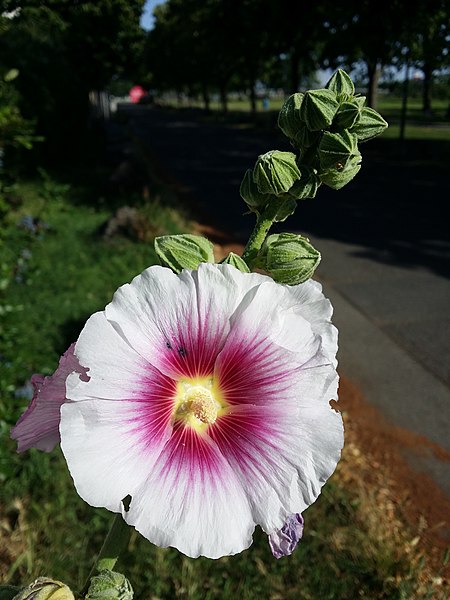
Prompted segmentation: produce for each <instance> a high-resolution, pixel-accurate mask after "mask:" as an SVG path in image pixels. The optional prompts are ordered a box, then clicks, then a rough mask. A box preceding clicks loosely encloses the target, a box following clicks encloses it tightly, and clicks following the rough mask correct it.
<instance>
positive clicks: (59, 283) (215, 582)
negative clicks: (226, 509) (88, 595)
mask: <svg viewBox="0 0 450 600" xmlns="http://www.w3.org/2000/svg"><path fill="white" fill-rule="evenodd" d="M78 179H79V180H83V179H85V178H84V176H82V174H81V176H80V177H79V178H78ZM15 196H16V197H17V199H18V200H17V201H16V203H15V204H14V205H13V206H12V207H11V208H10V210H9V212H8V214H7V215H6V216H5V217H4V220H3V233H2V236H3V242H4V248H5V250H6V252H5V254H4V255H3V256H2V265H3V274H4V275H9V277H6V276H5V277H4V278H3V284H2V288H3V294H4V299H5V303H4V307H8V308H7V309H5V310H4V311H3V323H2V326H3V329H2V335H3V339H2V349H1V353H2V359H3V360H2V370H3V372H2V377H1V380H2V386H3V388H2V396H1V400H0V426H1V432H0V433H1V435H2V438H4V443H2V445H1V447H0V477H1V481H0V580H2V582H3V583H10V584H13V585H20V584H24V583H27V582H30V581H32V580H33V579H34V578H36V577H37V576H42V575H47V576H52V577H54V578H56V579H61V580H63V581H65V582H67V583H68V584H69V585H71V586H72V587H73V589H80V588H81V587H82V585H83V583H84V578H85V577H86V575H87V573H88V572H89V569H90V565H91V562H92V559H93V557H94V556H95V554H96V552H97V551H98V550H99V548H100V546H101V543H102V540H103V538H104V535H105V534H106V531H107V528H108V526H109V523H110V522H111V519H112V516H111V514H110V513H108V512H107V511H106V510H102V509H93V508H91V507H89V506H87V505H86V504H85V503H84V502H83V501H82V500H81V499H80V498H79V497H78V496H77V495H76V493H75V490H74V488H73V484H72V481H71V479H70V476H69V474H68V472H67V468H66V465H65V462H64V459H63V457H62V454H61V452H60V451H59V450H56V451H54V452H53V453H51V454H44V453H41V452H38V451H34V450H32V451H29V452H26V453H24V454H21V455H17V454H16V453H15V444H14V443H13V442H12V441H11V440H10V439H8V432H9V428H10V426H11V425H13V424H14V422H15V421H16V419H17V417H18V416H19V415H20V413H21V411H22V410H23V409H24V408H25V406H26V404H27V399H26V398H25V397H24V394H23V391H22V387H23V385H24V384H25V383H26V381H27V379H28V378H29V377H30V375H31V374H32V373H33V372H41V373H51V372H53V370H54V369H55V367H56V365H57V362H58V357H59V355H60V354H61V352H63V351H64V350H65V349H66V348H67V346H68V345H69V344H70V343H71V342H72V341H73V340H74V339H76V337H77V334H78V331H79V330H80V328H81V326H82V324H83V323H84V321H85V319H86V318H87V317H88V316H89V314H91V313H92V312H94V311H96V310H99V309H102V308H103V307H104V305H105V304H106V303H107V302H108V301H109V300H110V298H111V296H112V293H113V292H114V290H115V289H116V288H117V287H118V286H119V285H121V284H122V283H124V282H126V281H129V280H130V279H131V278H132V277H133V276H134V275H135V274H137V273H139V272H140V271H141V270H142V269H144V268H145V267H147V266H148V265H150V264H152V263H153V262H155V259H156V257H155V254H154V252H153V250H152V246H151V243H150V241H149V240H148V241H145V242H143V241H140V240H139V239H130V238H129V237H126V236H122V235H119V236H115V237H113V238H111V239H105V237H104V236H103V235H102V225H103V224H104V223H105V221H106V220H107V219H108V218H109V217H111V215H112V214H113V213H114V211H115V208H116V207H117V206H118V205H120V204H122V203H124V202H126V203H127V204H130V200H132V199H133V197H131V198H130V196H129V195H128V194H127V196H126V197H119V198H115V199H114V202H113V203H112V204H111V203H110V202H108V201H107V200H106V199H105V198H103V197H102V195H101V194H99V193H98V191H96V189H95V186H94V184H93V182H92V181H88V182H87V183H86V184H85V185H81V184H80V183H75V184H74V183H73V182H72V181H70V182H68V181H67V180H63V181H60V180H55V179H54V178H53V177H50V176H48V175H46V174H45V173H43V177H42V178H41V179H40V180H34V181H27V182H22V183H20V184H19V185H17V187H16V189H15ZM134 203H135V204H136V205H137V206H138V207H139V210H140V214H141V215H142V216H143V218H144V219H147V221H146V222H147V224H148V227H150V230H151V233H152V235H153V234H154V233H155V232H158V233H159V232H163V231H165V232H168V233H175V232H179V231H181V230H186V229H188V228H189V223H188V222H187V221H186V219H185V218H184V217H183V216H182V215H180V214H179V212H178V211H177V210H176V209H174V208H173V207H172V208H171V207H169V206H167V205H166V203H165V202H164V201H162V200H161V196H160V195H158V194H156V195H155V196H154V197H153V199H152V200H151V201H146V202H143V201H142V199H141V198H140V197H139V196H134ZM27 215H33V216H34V217H35V218H36V219H39V223H40V226H39V228H38V229H37V230H36V231H29V230H27V229H25V228H24V227H23V226H20V225H18V224H20V223H22V224H23V221H22V219H23V217H25V216H27ZM149 239H151V235H150V238H149ZM24 251H26V252H24ZM350 435H351V434H350ZM356 458H358V461H356ZM363 460H364V459H363V457H362V453H361V451H360V450H359V449H358V447H357V441H356V440H354V441H352V438H351V437H350V438H349V437H347V444H346V448H345V451H344V456H343V460H342V461H341V463H340V465H339V468H338V470H337V472H336V474H335V475H334V476H333V478H332V479H331V481H330V482H329V483H328V484H327V486H326V487H325V489H324V492H323V494H322V495H321V497H320V498H319V500H318V501H317V502H316V503H315V504H314V505H313V506H312V507H311V508H310V509H309V510H308V511H307V513H306V514H305V518H306V530H305V538H304V540H303V541H302V543H301V544H300V545H299V548H298V549H297V551H296V552H295V553H294V554H293V555H292V556H291V557H288V558H285V559H282V560H280V561H275V560H274V559H273V557H272V556H271V554H270V551H269V547H268V544H267V537H266V536H265V535H264V534H263V533H262V532H261V531H259V530H258V531H256V534H255V541H254V544H253V546H252V547H251V549H250V550H248V551H247V552H245V553H243V554H240V555H238V556H235V557H227V558H223V559H220V560H216V561H212V560H207V559H198V560H192V559H189V558H186V557H184V556H183V555H181V554H180V553H178V552H177V551H176V550H173V549H160V548H156V547H154V546H153V545H152V544H150V543H149V542H148V541H146V540H145V539H143V538H142V537H141V536H139V535H138V534H136V533H134V534H133V536H132V540H131V544H130V547H129V550H128V552H127V553H126V554H124V555H123V557H121V560H120V562H119V563H118V566H117V568H118V569H119V570H122V571H123V572H124V573H125V574H126V575H127V576H128V577H129V579H130V580H131V582H132V584H133V586H134V588H135V591H136V597H137V598H139V599H141V598H142V599H152V600H158V599H160V600H169V599H173V598H183V599H190V600H212V599H214V598H221V599H222V598H223V599H225V600H227V599H231V598H234V597H236V596H237V595H238V596H239V597H240V598H242V599H243V600H252V599H257V598H258V599H259V598H268V599H270V600H289V599H294V598H295V599H298V598H299V599H305V600H317V599H319V598H320V599H321V600H337V599H343V600H345V599H349V600H353V599H354V598H367V599H370V600H377V599H389V600H397V599H398V600H409V599H411V598H424V599H425V598H427V597H431V596H429V595H428V594H429V593H433V594H435V595H433V598H436V599H439V598H442V599H443V598H444V597H445V596H444V595H439V593H440V592H439V588H435V587H433V585H434V584H433V581H432V578H431V577H430V575H429V573H428V571H427V567H426V563H425V562H424V560H425V559H424V557H423V555H422V553H421V552H420V551H419V550H418V548H417V546H416V545H415V543H414V540H415V539H417V535H420V531H419V530H414V531H413V530H410V529H408V527H406V526H403V525H402V524H401V523H399V521H398V520H397V516H396V514H395V511H394V512H393V509H392V498H389V495H388V496H386V495H384V496H383V495H382V494H381V495H380V492H379V490H377V489H372V488H368V487H367V486H366V485H365V481H364V477H363V475H362V473H363V471H362V470H361V469H360V468H359V467H358V465H359V464H360V463H361V461H363ZM430 586H431V587H430ZM430 591H431V592H430Z"/></svg>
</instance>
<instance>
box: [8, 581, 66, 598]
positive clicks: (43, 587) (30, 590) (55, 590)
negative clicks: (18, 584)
mask: <svg viewBox="0 0 450 600" xmlns="http://www.w3.org/2000/svg"><path fill="white" fill-rule="evenodd" d="M14 600H75V598H74V595H73V593H72V591H71V590H70V588H69V587H67V585H65V584H64V583H62V582H61V581H56V580H54V579H50V578H49V577H38V578H37V579H36V580H35V581H33V583H31V584H30V585H29V586H27V587H26V588H24V589H23V590H21V591H20V592H19V593H18V594H17V595H16V596H14Z"/></svg>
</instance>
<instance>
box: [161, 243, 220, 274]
mask: <svg viewBox="0 0 450 600" xmlns="http://www.w3.org/2000/svg"><path fill="white" fill-rule="evenodd" d="M155 251H156V254H157V255H158V258H159V260H160V261H161V264H162V265H163V266H164V267H169V268H170V269H172V271H173V272H174V273H181V271H182V270H183V269H191V270H196V269H198V266H199V264H200V263H203V262H210V263H213V262H214V252H213V245H212V243H211V242H210V241H209V240H207V239H206V238H204V237H202V236H200V235H191V234H182V235H163V236H160V237H157V238H155Z"/></svg>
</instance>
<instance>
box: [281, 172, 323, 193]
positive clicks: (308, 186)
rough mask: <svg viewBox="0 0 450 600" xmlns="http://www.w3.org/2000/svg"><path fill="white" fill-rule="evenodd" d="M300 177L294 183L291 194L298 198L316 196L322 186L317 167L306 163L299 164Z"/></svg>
mask: <svg viewBox="0 0 450 600" xmlns="http://www.w3.org/2000/svg"><path fill="white" fill-rule="evenodd" d="M298 168H299V171H300V179H297V181H296V182H295V183H294V185H293V186H292V187H291V189H290V190H289V195H290V196H292V197H293V198H296V199H297V200H302V199H303V198H314V197H315V195H316V193H317V190H318V189H319V186H320V183H321V182H320V178H319V176H318V175H317V171H316V170H315V169H310V168H309V167H307V166H306V165H299V167H298Z"/></svg>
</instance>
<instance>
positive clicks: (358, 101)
mask: <svg viewBox="0 0 450 600" xmlns="http://www.w3.org/2000/svg"><path fill="white" fill-rule="evenodd" d="M352 102H356V104H357V105H358V106H359V108H360V109H361V108H364V104H365V103H366V97H365V96H354V97H353V98H352Z"/></svg>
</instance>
